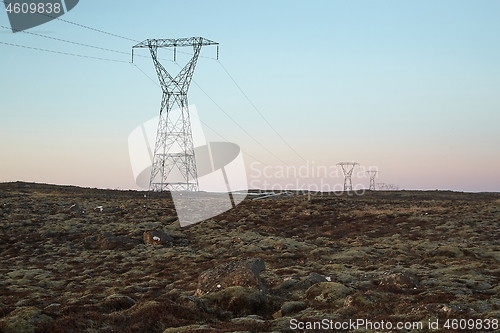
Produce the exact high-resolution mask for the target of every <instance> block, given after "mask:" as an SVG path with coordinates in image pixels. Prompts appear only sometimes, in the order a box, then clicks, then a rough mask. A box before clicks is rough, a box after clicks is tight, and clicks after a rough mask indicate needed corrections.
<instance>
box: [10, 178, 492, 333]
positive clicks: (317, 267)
mask: <svg viewBox="0 0 500 333" xmlns="http://www.w3.org/2000/svg"><path fill="white" fill-rule="evenodd" d="M251 199H252V198H247V199H246V200H245V201H244V202H243V203H241V204H240V205H239V206H237V207H236V208H235V209H233V210H231V211H229V212H226V213H224V214H222V215H219V216H217V217H214V218H212V219H210V220H207V221H204V222H202V223H198V224H195V225H192V226H189V227H186V228H181V227H180V226H179V222H178V221H177V219H176V217H175V216H176V215H175V209H174V206H173V203H172V201H171V200H170V199H168V198H153V199H146V198H145V197H144V192H135V191H112V190H97V189H88V188H77V187H69V186H53V185H43V184H31V183H30V184H27V183H3V184H0V332H56V333H57V332H89V333H90V332H96V333H97V332H99V333H100V332H165V333H168V332H292V331H296V332H304V331H307V332H316V331H317V332H325V331H330V332H334V331H345V332H391V331H392V332H427V331H432V332H464V331H470V332H478V331H491V332H494V331H496V332H500V328H499V327H498V320H499V319H500V285H499V281H500V242H499V239H500V232H499V231H500V228H499V227H500V194H495V193H489V194H486V193H484V194H480V193H479V194H471V193H456V192H448V191H426V192H418V191H387V192H367V193H365V194H364V195H362V196H357V195H352V196H348V195H342V196H335V195H330V196H312V197H311V198H310V200H308V198H307V196H303V195H294V196H286V197H285V196H280V197H276V198H266V199H261V200H251ZM358 319H363V320H369V321H370V322H371V323H372V325H375V326H374V327H371V328H370V327H369V326H359V327H357V328H356V327H352V326H351V327H346V326H344V329H342V328H341V327H337V328H340V329H335V327H334V326H329V327H328V328H329V329H330V328H331V330H326V329H321V327H318V326H316V327H314V325H315V323H316V325H318V322H320V323H322V324H326V322H328V324H329V325H330V324H331V325H335V324H337V325H341V324H342V323H348V322H349V320H351V322H352V321H356V320H358ZM452 319H457V320H455V321H452ZM460 319H462V321H460ZM463 319H466V320H468V321H464V320H463ZM471 319H474V321H473V322H472V321H470V320H471ZM322 320H324V321H322ZM495 320H496V323H497V324H496V325H497V326H495ZM429 321H431V322H432V323H436V321H437V324H438V325H439V327H438V329H432V330H431V329H430V328H429ZM382 322H383V323H384V325H387V324H388V323H391V324H393V325H396V323H398V322H401V323H406V324H407V325H409V324H408V323H410V324H415V323H417V324H418V323H421V325H422V329H419V327H418V326H415V327H414V328H413V329H412V328H410V327H409V326H408V327H407V329H402V330H398V329H396V328H395V327H393V328H392V329H388V328H387V326H385V327H381V326H380V325H381V323H382ZM446 323H448V324H449V325H450V326H449V327H445V324H446ZM360 324H361V322H360ZM365 324H367V323H366V322H365ZM452 324H456V325H454V326H452ZM479 324H483V327H482V328H480V327H479ZM488 324H489V326H490V327H489V329H486V328H487V327H486V326H487V325H488ZM308 325H309V326H308ZM377 325H379V326H378V327H377ZM460 325H462V329H460ZM464 325H465V326H464ZM467 325H469V326H468V327H467ZM302 327H303V329H302ZM322 328H326V327H322ZM294 329H295V330H294Z"/></svg>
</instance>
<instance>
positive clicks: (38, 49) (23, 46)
mask: <svg viewBox="0 0 500 333" xmlns="http://www.w3.org/2000/svg"><path fill="white" fill-rule="evenodd" d="M0 44H4V45H9V46H15V47H21V48H25V49H31V50H37V51H44V52H51V53H57V54H64V55H68V56H73V57H80V58H89V59H95V60H104V61H112V62H122V63H128V61H123V60H116V59H107V58H99V57H93V56H87V55H83V54H76V53H67V52H61V51H54V50H47V49H41V48H38V47H32V46H26V45H19V44H12V43H6V42H0Z"/></svg>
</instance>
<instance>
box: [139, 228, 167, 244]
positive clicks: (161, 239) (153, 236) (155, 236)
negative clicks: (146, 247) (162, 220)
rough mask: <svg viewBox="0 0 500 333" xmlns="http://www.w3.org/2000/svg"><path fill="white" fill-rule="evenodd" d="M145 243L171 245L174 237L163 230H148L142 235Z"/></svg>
mask: <svg viewBox="0 0 500 333" xmlns="http://www.w3.org/2000/svg"><path fill="white" fill-rule="evenodd" d="M142 239H143V240H144V243H145V244H152V245H169V244H171V243H172V242H173V241H174V239H173V238H172V237H170V236H169V235H167V234H166V233H164V232H163V231H162V230H146V231H144V234H143V235H142Z"/></svg>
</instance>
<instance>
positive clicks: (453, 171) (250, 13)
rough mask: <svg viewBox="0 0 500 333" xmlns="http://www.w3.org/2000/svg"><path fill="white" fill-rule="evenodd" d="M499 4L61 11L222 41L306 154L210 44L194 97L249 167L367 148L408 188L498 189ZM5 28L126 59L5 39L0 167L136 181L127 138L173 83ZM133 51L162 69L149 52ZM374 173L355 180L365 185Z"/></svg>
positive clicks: (133, 29) (365, 159) (217, 135)
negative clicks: (159, 83)
mask: <svg viewBox="0 0 500 333" xmlns="http://www.w3.org/2000/svg"><path fill="white" fill-rule="evenodd" d="M2 8H3V7H2ZM499 17H500V2H499V1H314V0H313V1H305V0H304V1H290V0H287V1H269V0H262V1H234V0H228V1H219V0H214V1H204V0H203V1H201V0H200V1H145V2H135V3H132V2H128V3H126V2H123V1H97V0H81V1H80V3H79V4H78V5H77V6H76V7H75V8H74V9H73V10H72V11H70V12H69V13H67V14H66V15H64V16H62V19H64V20H69V21H71V22H75V23H79V24H83V25H85V26H89V27H92V28H95V29H99V30H103V31H106V32H109V33H113V34H117V35H120V36H124V37H127V38H130V39H133V40H137V41H142V40H145V39H149V38H179V37H191V36H202V37H205V38H208V39H211V40H214V41H217V42H219V43H220V58H219V59H220V63H221V64H222V65H223V66H224V67H225V68H226V69H227V70H228V72H229V73H230V74H231V76H232V77H233V78H234V79H235V80H236V82H237V83H238V84H239V85H240V87H241V88H242V89H243V91H244V92H245V94H246V95H247V96H248V97H249V98H250V100H251V101H252V102H253V104H254V105H255V106H256V107H257V108H258V110H259V111H260V112H261V113H262V114H263V115H264V116H265V118H266V119H267V120H268V121H269V123H271V124H272V126H273V127H274V128H275V129H276V131H277V132H278V133H279V134H280V135H281V136H282V137H283V138H284V139H285V140H286V142H287V143H288V144H289V145H290V146H292V147H293V149H294V150H295V151H296V152H297V153H298V154H299V155H300V157H299V156H298V155H297V154H295V153H294V151H292V150H291V149H290V148H289V147H288V146H287V145H286V144H285V143H284V142H283V141H282V140H281V139H280V138H279V137H278V136H277V135H276V134H275V133H274V132H273V130H272V129H271V128H270V127H269V126H268V125H267V124H266V122H265V121H264V120H263V119H262V117H261V116H260V115H259V114H258V113H257V111H255V109H254V108H253V107H252V105H251V104H250V103H249V101H248V100H247V99H246V98H245V96H244V95H243V94H242V93H241V92H240V91H239V90H238V88H237V87H236V86H235V84H234V83H233V82H232V81H231V79H230V77H229V76H228V75H227V74H226V72H225V71H224V69H223V68H222V66H221V65H220V64H219V63H218V62H217V61H215V60H212V59H208V58H200V60H199V62H198V65H197V68H196V71H195V74H194V81H195V82H196V83H197V84H198V85H199V87H198V86H197V85H196V84H194V83H193V84H192V85H191V88H190V91H189V95H188V97H189V102H190V103H192V104H195V105H196V108H197V110H198V113H199V116H200V118H201V120H202V121H203V122H204V123H205V124H206V125H204V126H205V127H204V130H205V134H206V135H207V138H208V140H212V141H222V140H223V139H222V138H221V137H223V138H224V139H225V140H228V141H230V142H234V143H237V144H238V145H240V147H241V148H242V150H243V151H244V152H245V155H244V158H245V163H246V164H247V167H248V168H247V173H248V178H249V181H252V180H255V179H260V180H259V181H262V180H263V179H261V178H262V177H261V178H258V177H257V176H258V173H259V172H258V171H255V170H256V169H258V170H263V169H264V168H273V170H278V171H279V168H280V167H286V166H287V165H288V167H292V168H296V169H298V168H300V167H301V166H305V161H309V163H310V164H311V165H316V166H324V167H327V168H334V166H335V164H336V163H338V162H342V161H356V162H358V163H360V165H361V167H362V168H361V169H359V170H361V171H362V170H364V169H363V168H365V169H368V167H373V168H378V170H379V173H380V174H379V177H378V178H377V182H385V183H393V184H397V185H399V187H400V188H403V189H451V190H459V191H500V175H499V174H498V170H499V169H500V168H499V167H500V128H499V125H500V61H499V59H500V20H499V19H498V18H499ZM0 25H2V26H7V27H8V26H9V21H8V18H7V14H6V13H4V12H3V9H2V12H1V13H0ZM28 31H29V32H33V33H37V34H41V35H45V36H49V37H53V38H60V39H66V40H71V41H74V42H79V43H84V44H90V45H93V46H98V47H104V48H109V49H113V50H117V51H122V52H127V53H128V52H130V49H131V47H132V46H133V45H134V44H135V42H133V41H130V40H125V39H120V38H117V37H113V36H110V35H106V34H102V33H98V32H95V31H91V30H88V29H84V28H81V27H78V26H75V25H71V24H68V23H65V22H62V21H58V20H54V21H51V22H48V23H46V24H44V25H41V26H38V27H35V28H33V29H30V30H28ZM0 42H4V43H12V44H19V45H24V46H30V47H35V48H43V49H49V50H54V51H59V52H66V53H75V54H80V55H87V56H94V57H101V58H109V59H115V60H121V61H124V62H108V61H102V60H94V59H88V58H82V57H73V56H67V55H61V54H54V53H48V52H42V51H37V50H32V49H25V48H18V47H13V46H7V45H3V44H0V182H4V181H16V180H22V181H34V182H46V183H55V184H72V185H78V186H88V187H98V188H120V189H129V188H133V189H136V188H138V187H137V186H136V184H135V180H134V177H133V175H132V169H131V165H130V160H129V154H128V147H127V144H128V142H127V140H128V136H129V134H130V133H131V132H132V131H133V130H134V128H136V127H137V126H139V125H141V124H142V123H144V122H145V121H147V120H149V119H151V118H153V117H155V116H157V114H158V110H159V105H160V101H161V90H160V89H159V88H158V86H156V85H155V84H154V83H153V82H151V80H150V79H149V78H147V77H146V76H145V75H144V74H143V73H141V72H140V71H139V70H138V69H137V68H135V67H134V66H133V65H131V64H129V63H127V62H129V61H130V56H129V55H128V54H120V53H112V52H106V51H102V50H96V49H91V48H87V47H82V46H77V45H73V44H68V43H62V42H58V41H54V40H50V39H46V38H42V37H38V36H33V35H29V34H25V33H22V32H19V33H16V34H13V33H12V32H11V31H10V30H8V29H3V28H0ZM179 51H181V50H179ZM182 51H191V50H189V49H186V50H182ZM215 53H216V50H215V47H206V48H204V49H203V50H202V55H203V56H205V57H215ZM136 54H138V55H144V56H148V53H147V51H146V50H141V51H138V52H137V53H136ZM161 56H162V58H164V59H167V60H166V61H165V65H166V67H167V69H168V70H172V72H174V71H175V70H178V67H176V66H175V65H174V64H173V63H172V62H169V61H168V59H172V53H171V52H170V51H168V50H165V51H164V52H163V53H162V54H161ZM186 60H187V57H186V56H185V55H184V56H183V55H182V54H178V61H179V63H181V62H183V61H186ZM134 62H135V63H136V65H137V66H138V67H139V68H140V69H142V70H143V71H144V72H145V73H147V75H149V76H150V77H151V78H152V79H153V80H155V81H156V80H157V78H156V75H155V72H154V68H153V64H152V63H151V60H150V59H148V58H147V57H143V58H140V57H136V58H135V60H134ZM200 87H201V88H202V89H203V90H204V91H205V92H206V93H207V94H208V95H209V96H210V98H212V99H213V100H214V101H215V102H216V103H217V104H218V105H219V106H220V107H221V108H222V109H223V110H224V111H225V112H226V113H228V114H229V115H230V116H231V117H232V118H233V119H234V120H235V121H236V122H237V123H238V124H239V125H240V126H241V127H242V128H243V129H244V130H245V131H247V132H248V133H250V135H251V136H252V137H253V138H254V139H255V140H257V141H258V142H259V143H260V144H262V145H263V146H265V147H266V148H267V149H268V150H269V151H271V152H272V154H270V153H269V152H267V151H266V150H264V149H263V148H262V147H261V146H260V145H259V144H257V143H256V142H255V140H254V139H252V138H251V137H250V136H248V135H247V134H246V133H245V132H244V131H243V130H241V129H240V128H239V127H238V126H237V125H236V124H235V123H234V122H232V121H231V120H230V119H229V118H228V117H227V116H226V115H225V114H224V113H223V112H222V111H221V109H220V108H219V107H218V106H217V105H215V104H214V103H213V102H212V101H211V100H210V98H209V97H207V95H206V94H204V93H203V91H202V90H201V89H200ZM210 128H211V129H213V130H211V129H210ZM250 156H251V157H250ZM255 159H257V160H258V162H256V161H255ZM280 160H281V161H280ZM282 161H284V162H285V163H286V164H287V165H285V164H283V162H282ZM252 163H253V164H252ZM359 170H358V171H359ZM355 175H356V172H355ZM311 176H313V175H311ZM314 176H315V175H314ZM362 176H363V174H362V173H360V172H358V175H357V177H354V178H353V183H354V184H364V185H365V186H367V185H368V178H366V177H362ZM275 178H276V177H275ZM293 181H295V180H294V179H292V178H289V179H283V178H281V179H269V180H268V182H269V183H271V184H273V183H275V184H287V183H290V182H293ZM320 181H321V180H320V179H300V183H301V184H302V183H303V184H313V183H316V184H317V183H319V182H320ZM342 181H343V180H342V179H341V178H340V177H337V178H332V177H329V178H325V179H323V183H328V184H331V185H332V186H333V185H335V184H337V185H338V184H341V183H342ZM257 183H258V182H257ZM254 184H256V183H255V182H254Z"/></svg>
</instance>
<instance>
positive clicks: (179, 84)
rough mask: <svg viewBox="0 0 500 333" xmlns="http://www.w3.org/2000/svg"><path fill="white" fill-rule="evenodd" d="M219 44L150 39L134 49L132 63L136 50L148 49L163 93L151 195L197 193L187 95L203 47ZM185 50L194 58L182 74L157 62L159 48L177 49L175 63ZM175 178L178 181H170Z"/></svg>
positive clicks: (151, 180)
mask: <svg viewBox="0 0 500 333" xmlns="http://www.w3.org/2000/svg"><path fill="white" fill-rule="evenodd" d="M218 44H219V43H216V42H213V41H211V40H208V39H205V38H202V37H191V38H178V39H147V40H145V41H143V42H141V43H139V44H137V45H135V46H133V47H132V62H133V61H134V53H133V52H134V48H149V51H150V53H151V57H152V58H153V64H154V65H155V68H156V73H157V74H158V79H159V81H160V85H161V89H162V91H163V98H162V102H161V107H160V119H159V122H158V131H157V134H156V144H155V150H154V156H153V163H152V166H151V178H150V181H149V191H159V192H161V191H167V190H169V191H198V177H197V171H196V160H195V156H194V144H193V134H192V132H191V121H190V118H189V109H188V98H187V92H188V89H189V84H190V83H191V79H192V77H193V72H194V68H195V66H196V62H197V61H198V56H199V55H200V51H201V47H202V46H203V45H218ZM182 46H192V47H193V53H194V54H193V57H192V58H191V60H190V61H189V62H188V63H187V64H186V65H185V66H184V68H182V69H181V71H180V72H179V74H177V76H175V77H172V76H171V75H170V74H169V73H168V72H167V70H166V69H165V68H164V67H163V66H162V64H161V63H160V61H159V60H158V58H157V52H158V48H174V61H175V57H176V48H177V47H182ZM174 107H178V108H179V110H180V114H179V115H173V114H172V113H171V111H172V110H173V109H174ZM172 171H174V173H173V174H172ZM172 175H175V177H176V178H178V179H176V180H174V181H172V179H168V178H169V176H172Z"/></svg>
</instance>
